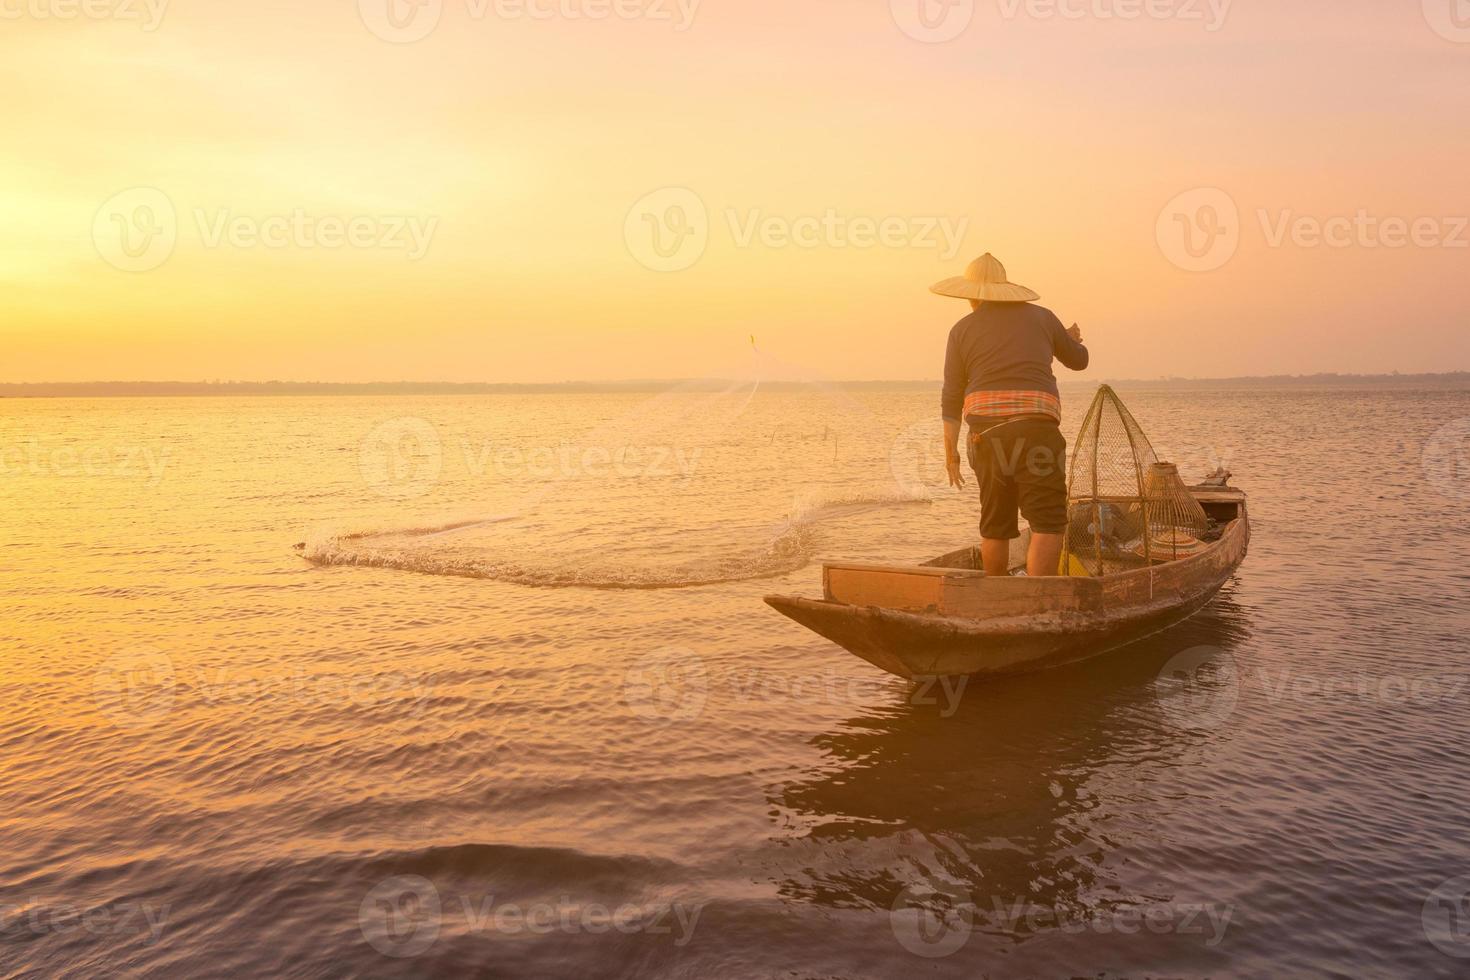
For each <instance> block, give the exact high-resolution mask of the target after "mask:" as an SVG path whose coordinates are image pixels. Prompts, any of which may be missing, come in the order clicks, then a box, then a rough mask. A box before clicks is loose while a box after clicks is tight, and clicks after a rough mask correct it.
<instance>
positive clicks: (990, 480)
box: [929, 252, 1088, 576]
mask: <svg viewBox="0 0 1470 980" xmlns="http://www.w3.org/2000/svg"><path fill="white" fill-rule="evenodd" d="M929 290H930V292H933V293H938V294H939V295H940V296H952V297H954V298H956V299H967V300H969V301H970V309H971V311H972V312H971V313H970V315H969V316H967V317H965V318H964V319H963V320H961V321H960V322H959V323H956V324H955V325H954V329H952V330H951V331H950V332H949V347H948V349H947V350H946V351H945V355H944V393H943V395H941V397H940V409H941V414H942V415H943V417H944V462H945V469H946V470H947V471H948V473H949V482H950V485H951V486H954V487H963V486H964V485H965V480H964V477H963V476H962V475H961V473H960V454H959V448H958V447H959V439H960V423H961V421H962V420H963V421H965V422H968V423H969V426H970V434H969V439H968V447H969V453H968V455H969V461H970V466H971V468H972V469H974V471H975V479H976V481H977V482H978V483H979V484H980V552H981V557H982V558H983V560H984V564H985V574H986V575H1001V576H1004V575H1009V574H1010V570H1009V565H1010V551H1011V541H1012V540H1014V539H1016V538H1018V537H1020V536H1021V530H1020V527H1019V525H1018V523H1017V520H1016V514H1017V511H1018V510H1019V512H1020V514H1021V516H1023V517H1025V518H1026V522H1027V523H1028V524H1029V525H1030V526H1031V546H1030V548H1029V550H1028V551H1027V554H1026V574H1027V575H1031V576H1043V575H1056V574H1058V567H1057V566H1058V563H1059V562H1060V560H1061V555H1062V545H1063V542H1064V541H1065V538H1066V530H1067V473H1066V468H1067V467H1066V457H1067V440H1066V439H1065V438H1063V436H1062V430H1061V419H1062V410H1061V398H1060V396H1059V394H1058V392H1057V379H1056V377H1055V376H1054V375H1053V374H1052V370H1051V362H1052V358H1053V357H1055V358H1056V359H1057V360H1059V361H1061V362H1062V363H1063V364H1064V365H1066V366H1067V367H1069V368H1071V369H1072V370H1073V371H1081V370H1083V369H1085V368H1086V367H1087V361H1088V354H1087V348H1086V347H1084V346H1082V330H1081V329H1080V328H1079V327H1078V326H1077V325H1076V324H1075V323H1074V324H1073V325H1072V326H1071V327H1068V328H1065V329H1064V328H1063V327H1062V321H1060V320H1058V319H1057V318H1056V315H1055V314H1054V313H1052V311H1051V310H1048V309H1046V308H1045V307H1043V306H1037V305H1035V304H1034V303H1033V302H1032V301H1033V300H1037V299H1040V297H1039V296H1037V295H1036V293H1034V292H1032V291H1031V290H1029V289H1027V288H1026V287H1025V286H1019V285H1016V284H1015V283H1012V282H1008V281H1007V280H1006V270H1005V266H1003V265H1001V264H1000V262H999V261H997V260H996V258H995V256H993V255H991V254H990V253H989V252H986V253H985V254H984V255H982V256H980V258H978V259H976V260H975V261H974V262H971V263H970V266H969V268H967V269H966V270H965V274H964V275H963V276H956V277H955V278H953V279H946V280H944V281H943V282H939V283H935V284H934V285H933V286H931V287H929Z"/></svg>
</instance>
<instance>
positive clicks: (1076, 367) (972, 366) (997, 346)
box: [939, 303, 1088, 422]
mask: <svg viewBox="0 0 1470 980" xmlns="http://www.w3.org/2000/svg"><path fill="white" fill-rule="evenodd" d="M1053 357H1055V358H1056V359H1057V360H1059V361H1061V362H1062V363H1063V364H1064V365H1066V366H1067V367H1069V368H1071V369H1072V370H1073V371H1081V370H1083V369H1084V368H1086V367H1087V360H1088V354H1087V348H1086V347H1084V346H1083V345H1082V344H1079V343H1078V342H1077V341H1075V340H1073V339H1072V338H1071V337H1069V336H1068V335H1067V330H1066V328H1065V327H1063V326H1062V321H1061V320H1058V319H1057V317H1056V314H1055V313H1053V312H1052V311H1051V310H1048V309H1047V308H1046V307H1044V306H1037V305H1036V304H1034V303H981V304H980V308H979V309H978V310H976V311H975V312H973V313H971V314H970V315H969V316H967V317H965V318H964V319H963V320H961V321H960V322H959V323H956V324H955V325H954V329H952V330H951V331H950V332H949V347H948V349H947V350H946V351H945V354H944V393H943V394H942V395H940V401H939V407H940V413H941V414H942V415H943V416H944V418H945V419H946V420H949V421H954V422H960V421H963V418H962V416H963V414H964V405H965V396H966V395H968V394H970V393H971V392H975V391H1044V392H1049V393H1050V394H1051V395H1053V396H1057V394H1058V393H1057V379H1056V376H1055V375H1053V374H1052V371H1051V362H1052V358H1053Z"/></svg>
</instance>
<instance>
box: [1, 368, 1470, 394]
mask: <svg viewBox="0 0 1470 980" xmlns="http://www.w3.org/2000/svg"><path fill="white" fill-rule="evenodd" d="M1063 381H1064V382H1065V383H1066V385H1067V387H1074V386H1079V385H1086V386H1091V385H1093V384H1096V383H1097V382H1098V381H1107V382H1108V383H1109V384H1114V385H1127V386H1129V387H1146V386H1150V387H1151V386H1161V387H1171V388H1172V387H1194V388H1223V387H1246V386H1251V387H1255V386H1261V387H1266V386H1279V387H1290V386H1301V385H1312V386H1333V385H1338V386H1341V385H1374V384H1377V385H1381V384H1434V385H1443V384H1465V383H1470V371H1454V372H1451V373H1447V374H1290V375H1273V376H1270V377H1240V378H1133V379H1119V380H1113V379H1088V380H1085V381H1084V380H1081V379H1073V378H1064V379H1063ZM749 383H750V382H748V381H747V382H743V384H749ZM739 384H742V382H736V381H728V380H720V379H714V378H706V379H695V380H683V381H681V380H661V381H660V380H646V381H565V382H546V383H542V384H489V383H481V382H467V383H457V382H441V381H374V382H364V383H360V384H352V383H340V382H331V381H67V382H35V383H0V398H98V397H124V398H125V397H135V398H136V397H159V396H169V395H174V396H200V395H223V396H229V395H236V396H238V395H537V394H580V393H588V394H615V393H619V392H627V393H651V392H665V391H671V390H675V389H678V390H682V391H694V392H710V391H724V390H726V389H728V388H731V387H733V386H736V385H739ZM821 384H822V386H829V387H830V386H835V387H840V388H843V389H845V390H854V389H857V390H863V389H867V390H883V391H928V390H932V389H935V388H937V387H938V386H939V384H940V382H939V381H937V380H933V381H838V382H822V383H821ZM814 385H815V383H812V382H804V381H763V382H761V387H762V388H764V389H768V390H772V391H800V390H803V389H807V388H811V387H813V386H814Z"/></svg>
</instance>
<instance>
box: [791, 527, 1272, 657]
mask: <svg viewBox="0 0 1470 980" xmlns="http://www.w3.org/2000/svg"><path fill="white" fill-rule="evenodd" d="M1249 535H1250V519H1249V516H1248V514H1247V513H1246V510H1245V506H1244V501H1242V506H1241V511H1240V516H1239V517H1237V518H1236V519H1235V520H1233V521H1231V522H1230V523H1229V524H1227V525H1226V526H1225V530H1224V532H1223V533H1222V534H1221V535H1220V538H1219V539H1218V540H1216V541H1212V542H1210V544H1209V547H1207V548H1205V549H1204V550H1203V551H1201V552H1200V553H1199V554H1197V555H1192V556H1190V557H1189V558H1181V559H1179V560H1178V561H1173V562H1168V563H1167V564H1168V566H1170V567H1171V568H1172V569H1174V570H1178V571H1176V574H1184V575H1186V576H1187V575H1188V574H1189V573H1190V572H1191V571H1194V570H1195V566H1203V565H1204V564H1205V563H1206V562H1207V561H1208V560H1210V559H1212V558H1214V557H1215V556H1217V555H1218V553H1219V552H1220V551H1222V550H1224V549H1225V548H1226V547H1227V546H1229V547H1234V546H1235V545H1236V544H1237V543H1238V544H1239V545H1240V549H1241V555H1240V557H1239V558H1237V559H1236V560H1235V561H1233V562H1231V563H1230V564H1229V565H1228V566H1227V567H1226V568H1225V569H1223V570H1222V571H1221V572H1220V573H1218V574H1215V575H1210V576H1208V577H1207V578H1201V579H1200V588H1199V589H1197V590H1194V589H1191V590H1189V592H1188V593H1187V594H1178V593H1174V592H1170V593H1167V594H1165V595H1164V596H1161V597H1158V598H1154V599H1149V600H1147V601H1144V602H1130V603H1126V604H1121V605H1115V606H1113V607H1111V608H1108V607H1104V608H1102V609H1098V610H1081V609H1078V610H1050V611H1045V612H1037V613H1026V614H1018V615H1014V616H1001V617H991V618H985V619H978V618H974V617H970V616H954V615H945V614H942V613H938V612H914V611H909V610H904V609H897V608H894V607H892V606H879V605H854V604H852V603H847V602H841V601H838V600H834V599H827V598H825V597H824V598H821V599H810V598H806V597H804V596H792V595H777V594H773V595H768V596H766V597H765V601H766V604H767V605H770V606H771V607H772V608H774V609H776V610H777V611H780V610H781V606H782V605H790V606H794V607H797V608H804V609H809V610H813V611H820V612H822V613H829V614H830V613H841V612H844V611H845V612H846V613H847V614H849V615H855V614H861V615H869V616H871V615H874V614H877V615H879V616H880V617H882V618H887V619H891V620H893V621H896V622H901V623H905V624H907V625H910V626H913V627H916V628H923V629H926V630H943V631H952V632H956V633H963V634H965V635H970V636H1017V635H1026V634H1047V633H1074V632H1078V631H1079V630H1084V631H1085V630H1091V629H1094V628H1106V627H1107V626H1111V625H1117V624H1121V623H1127V622H1129V621H1131V620H1134V619H1142V618H1145V617H1147V616H1150V615H1153V614H1156V613H1162V612H1167V611H1168V610H1169V609H1172V608H1177V607H1180V606H1184V605H1187V604H1188V603H1189V602H1191V601H1193V599H1194V598H1195V597H1197V595H1198V594H1199V593H1203V592H1211V591H1218V590H1219V588H1220V587H1221V586H1223V585H1224V583H1225V581H1227V580H1228V579H1229V577H1230V576H1231V575H1233V574H1234V573H1235V570H1236V568H1238V567H1239V565H1240V562H1241V561H1242V560H1244V557H1245V547H1246V545H1247V544H1248V542H1249ZM1240 539H1244V540H1240ZM827 567H842V568H855V569H865V570H869V571H889V572H893V573H895V574H914V573H915V572H917V573H918V574H926V575H928V574H934V573H936V572H937V573H945V572H946V571H948V572H951V573H953V574H955V575H956V577H960V578H976V577H984V573H977V572H973V571H969V570H966V569H948V570H946V569H943V568H935V567H933V566H921V565H870V566H864V565H860V564H844V563H830V564H824V569H825V568H827ZM1160 567H1161V566H1157V565H1156V566H1153V567H1150V568H1136V569H1130V570H1129V571H1126V572H1113V573H1111V574H1109V575H1102V576H1093V577H1088V578H1081V577H1077V578H1072V579H1071V581H1073V582H1076V583H1079V584H1078V593H1079V595H1080V594H1081V593H1082V591H1083V590H1084V589H1088V590H1090V589H1091V588H1093V587H1097V588H1101V587H1102V586H1103V585H1104V584H1105V583H1119V582H1128V581H1131V580H1142V579H1146V578H1148V577H1149V576H1151V575H1156V574H1157V573H1158V570H1159V568H1160ZM920 570H921V571H920ZM1068 578H1069V577H1068V576H1047V577H1045V578H1034V579H1033V578H1028V577H1025V576H1019V577H1012V578H1008V579H1006V581H1007V582H1014V583H1016V588H1017V589H1018V590H1020V589H1023V588H1026V587H1027V583H1030V584H1031V585H1032V587H1034V584H1035V583H1040V582H1055V581H1057V580H1058V579H1068ZM1080 583H1090V584H1089V585H1082V584H1080ZM995 585H996V586H998V587H1000V588H1007V586H1006V585H1001V584H1000V580H999V579H996V580H995Z"/></svg>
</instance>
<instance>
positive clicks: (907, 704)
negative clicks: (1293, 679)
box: [771, 587, 1250, 951]
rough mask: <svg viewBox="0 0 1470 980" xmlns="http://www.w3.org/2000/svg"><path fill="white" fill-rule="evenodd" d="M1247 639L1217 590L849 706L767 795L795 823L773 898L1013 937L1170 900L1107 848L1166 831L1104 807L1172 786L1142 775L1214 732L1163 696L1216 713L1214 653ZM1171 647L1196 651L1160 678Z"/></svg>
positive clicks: (1227, 693) (1127, 807)
mask: <svg viewBox="0 0 1470 980" xmlns="http://www.w3.org/2000/svg"><path fill="white" fill-rule="evenodd" d="M1249 636H1250V615H1249V612H1248V610H1247V609H1245V608H1243V607H1242V606H1241V605H1240V604H1238V603H1237V602H1236V600H1235V599H1234V598H1232V595H1231V592H1230V589H1229V587H1227V589H1226V591H1225V592H1223V593H1222V594H1221V595H1220V596H1219V597H1218V598H1217V599H1216V600H1215V601H1214V602H1213V603H1211V604H1210V605H1209V606H1207V607H1206V608H1205V609H1204V610H1203V611H1201V612H1200V613H1199V614H1198V615H1196V616H1195V617H1193V618H1192V619H1190V620H1188V621H1187V622H1185V623H1184V624H1182V625H1181V626H1179V627H1177V628H1175V629H1173V630H1171V631H1168V632H1166V633H1165V634H1161V635H1158V636H1155V637H1151V638H1149V639H1146V640H1143V641H1141V642H1139V643H1137V644H1134V645H1133V646H1130V647H1128V648H1125V649H1123V650H1121V651H1117V652H1115V653H1114V654H1112V655H1109V656H1105V657H1101V658H1098V659H1095V660H1092V661H1088V662H1084V663H1081V664H1076V665H1073V666H1071V667H1067V668H1062V669H1058V670H1055V671H1050V672H1047V673H1044V674H1037V675H1031V676H1027V677H1020V678H1010V679H1005V680H1001V681H998V682H995V683H988V684H976V685H969V686H966V687H964V688H963V689H962V690H958V691H957V690H955V689H953V688H950V689H946V688H945V687H943V686H942V685H937V684H936V685H930V684H928V683H923V684H916V685H914V687H913V688H912V689H911V691H910V692H909V696H908V698H907V699H906V700H904V701H902V702H899V703H897V704H894V705H891V706H889V707H886V708H884V709H882V710H879V711H874V712H869V713H867V714H864V715H861V716H859V717H855V718H851V719H849V720H847V721H846V722H844V723H843V724H842V725H841V726H840V727H839V728H837V729H836V730H834V731H829V732H826V733H824V734H822V735H820V736H819V737H817V738H816V739H815V740H814V744H815V745H816V747H817V748H819V749H820V750H821V753H822V757H823V764H822V765H821V766H819V767H816V768H814V769H812V770H811V771H810V772H808V773H806V774H805V775H803V776H802V777H801V778H798V779H795V780H792V781H789V782H787V783H785V784H784V785H782V786H781V787H779V788H778V789H777V790H776V791H775V792H774V793H773V794H772V797H771V800H772V802H773V803H774V804H776V805H777V807H778V811H777V812H778V813H779V819H780V820H781V821H782V823H783V824H784V826H785V827H786V828H787V829H789V828H791V827H793V826H801V827H804V828H805V831H806V833H805V839H804V840H801V841H800V843H799V846H800V848H801V849H803V850H804V851H805V852H807V853H809V854H810V855H811V857H812V861H811V862H810V863H809V864H808V865H807V866H805V867H802V868H800V870H799V871H796V872H794V873H792V874H791V875H790V876H789V877H787V878H786V879H785V880H784V881H782V882H780V892H781V894H782V895H783V896H785V897H786V898H788V899H790V900H792V901H798V902H806V903H812V904H815V905H820V906H830V907H833V908H853V909H868V910H887V909H893V908H902V907H903V906H905V905H909V904H920V905H925V906H926V907H928V909H929V911H930V912H932V913H933V914H935V915H943V914H947V913H953V912H956V911H959V912H962V913H964V914H966V915H968V916H970V917H971V923H972V925H973V928H974V929H975V930H976V931H977V932H979V933H988V934H991V935H994V936H999V937H1006V938H1008V939H1010V940H1017V941H1019V940H1022V939H1024V938H1026V936H1027V935H1028V934H1029V933H1031V932H1033V931H1036V930H1038V929H1056V928H1057V927H1058V926H1059V925H1060V924H1063V923H1082V922H1085V921H1096V920H1098V919H1099V917H1106V916H1109V915H1114V914H1116V911H1117V909H1119V908H1139V907H1144V908H1146V907H1147V906H1149V905H1151V904H1159V903H1170V902H1173V901H1175V900H1176V899H1177V898H1178V897H1179V896H1177V895H1175V894H1172V893H1171V890H1170V889H1168V888H1153V889H1149V890H1142V891H1141V890H1140V889H1139V888H1138V887H1137V883H1136V882H1135V880H1134V878H1133V876H1131V875H1129V874H1127V873H1126V872H1125V871H1124V870H1122V869H1119V868H1118V867H1117V866H1116V863H1115V860H1114V859H1115V856H1116V854H1117V853H1118V851H1119V850H1120V849H1121V848H1124V847H1126V846H1128V845H1129V844H1130V843H1132V841H1131V840H1130V838H1133V837H1136V836H1138V835H1147V834H1150V833H1163V832H1166V829H1165V828H1161V827H1158V826H1157V825H1153V824H1152V822H1149V821H1146V822H1144V823H1142V824H1138V823H1131V824H1130V823H1127V822H1123V821H1120V820H1119V818H1120V817H1123V816H1125V815H1127V814H1137V813H1144V814H1146V813H1148V812H1149V811H1151V810H1154V809H1155V807H1156V806H1157V805H1161V804H1162V803H1163V802H1164V801H1163V800H1161V799H1158V798H1157V797H1156V796H1154V794H1163V793H1178V792H1180V787H1179V786H1178V785H1177V784H1173V783H1169V782H1167V781H1163V780H1158V779H1154V778H1152V776H1153V775H1154V774H1157V773H1158V772H1160V771H1164V770H1167V769H1169V768H1172V767H1178V766H1180V765H1183V764H1185V763H1186V762H1187V759H1186V757H1187V756H1188V755H1189V754H1191V753H1194V752H1199V751H1205V750H1206V748H1207V744H1208V742H1209V740H1210V739H1211V738H1214V737H1217V733H1211V732H1201V731H1197V730H1195V731H1191V730H1190V729H1191V728H1193V726H1191V725H1189V724H1188V723H1187V721H1186V717H1187V716H1186V715H1185V714H1184V713H1182V712H1180V710H1179V706H1178V705H1176V704H1172V703H1170V702H1171V701H1172V700H1173V699H1176V698H1178V697H1180V696H1181V695H1182V696H1184V697H1186V698H1188V699H1189V700H1190V701H1191V702H1192V703H1193V705H1194V706H1195V707H1196V708H1207V707H1208V706H1209V705H1211V704H1216V703H1219V704H1222V705H1224V706H1225V709H1226V710H1227V711H1228V705H1229V703H1230V702H1232V701H1233V699H1234V697H1235V693H1236V692H1234V691H1233V690H1231V689H1230V685H1231V684H1232V683H1233V679H1234V676H1235V675H1234V671H1233V669H1232V668H1230V667H1229V666H1228V665H1229V664H1231V663H1232V662H1233V658H1234V656H1235V652H1236V651H1237V650H1238V649H1239V648H1240V647H1241V645H1242V643H1243V642H1244V641H1246V640H1247V639H1248V638H1249ZM1181 650H1186V651H1187V650H1199V651H1209V654H1208V656H1207V657H1206V660H1205V662H1203V663H1195V664H1193V666H1194V667H1195V668H1196V669H1195V670H1193V671H1192V677H1191V678H1190V679H1189V681H1188V684H1189V687H1190V689H1188V690H1184V689H1181V688H1180V687H1179V686H1177V685H1175V684H1172V683H1171V682H1170V675H1171V673H1172V668H1171V662H1173V661H1176V660H1177V659H1178V658H1179V655H1180V651H1181ZM1180 722H1185V724H1183V725H1182V726H1181V724H1180ZM1122 768H1126V769H1128V773H1127V775H1126V777H1125V778H1120V773H1119V770H1120V769H1122ZM926 896H927V899H928V901H926ZM932 902H937V903H938V905H933V904H932ZM1018 906H1019V907H1024V908H1025V909H1027V910H1030V911H1031V914H1029V915H1018V914H1017V910H1018ZM1037 909H1040V910H1045V914H1037V913H1036V911H1035V910H1037ZM1049 917H1050V918H1049ZM977 951H978V949H977Z"/></svg>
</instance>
